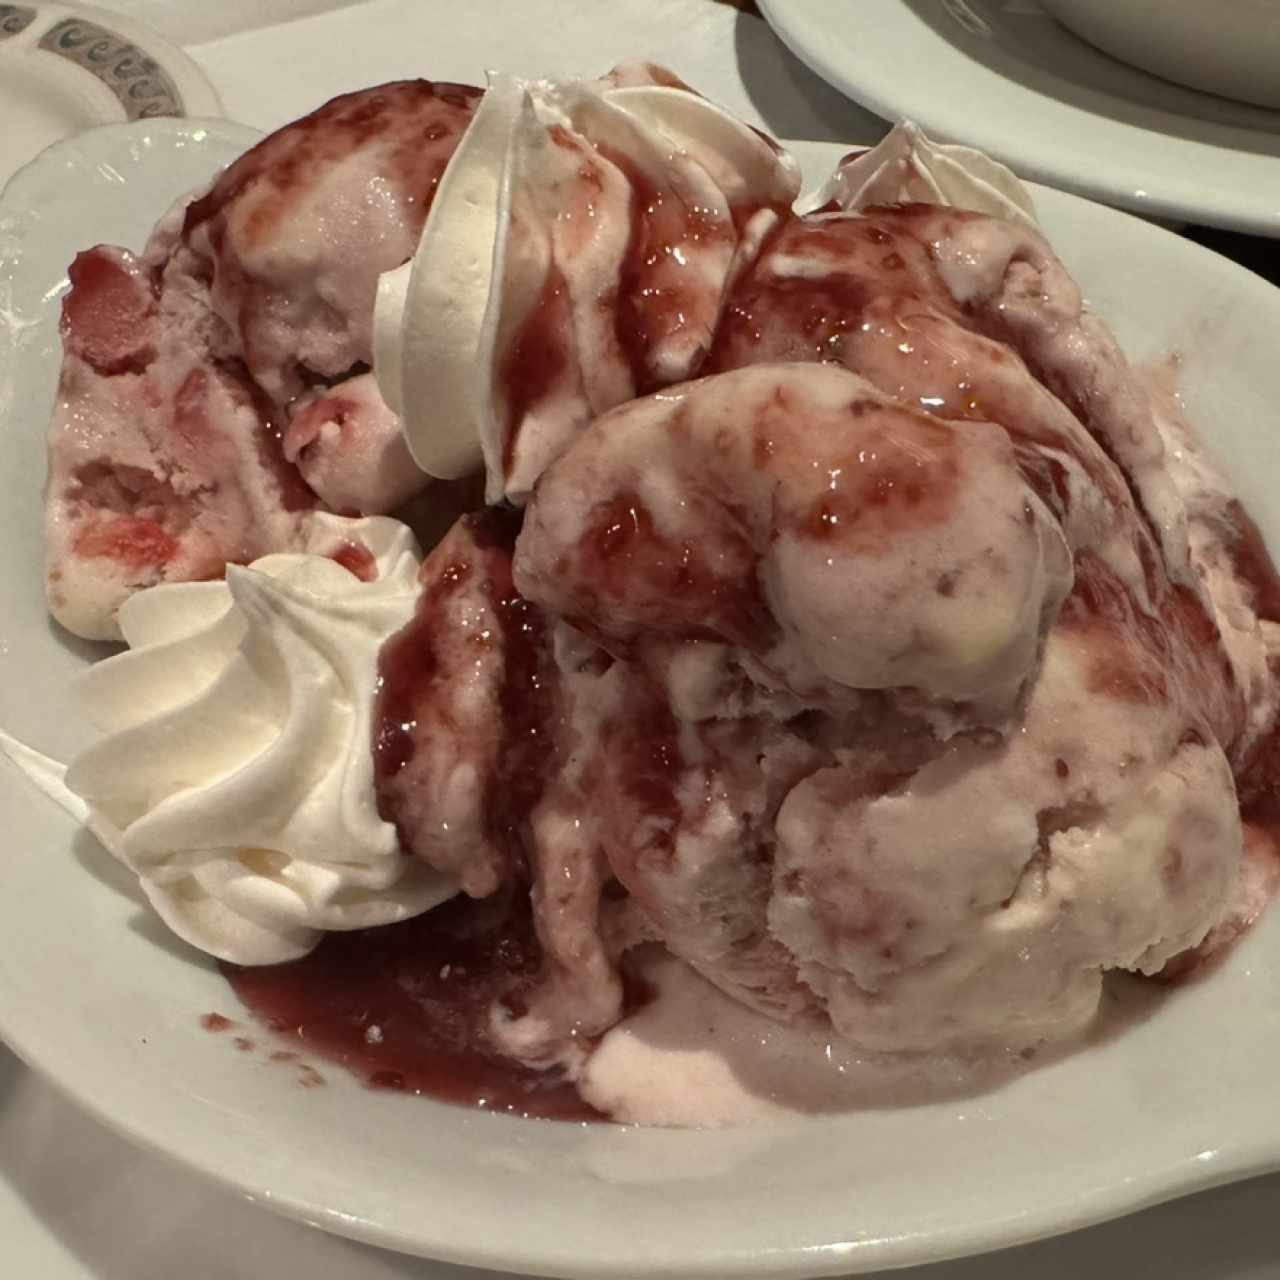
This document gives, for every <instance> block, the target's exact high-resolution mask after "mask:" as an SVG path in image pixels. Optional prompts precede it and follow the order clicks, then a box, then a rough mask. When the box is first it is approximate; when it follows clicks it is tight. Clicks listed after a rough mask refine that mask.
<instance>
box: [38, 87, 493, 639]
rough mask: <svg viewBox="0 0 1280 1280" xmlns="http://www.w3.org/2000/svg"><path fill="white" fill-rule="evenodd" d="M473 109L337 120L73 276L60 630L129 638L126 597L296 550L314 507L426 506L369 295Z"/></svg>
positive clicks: (412, 104) (60, 492)
mask: <svg viewBox="0 0 1280 1280" xmlns="http://www.w3.org/2000/svg"><path fill="white" fill-rule="evenodd" d="M478 96H479V91H478V90H472V89H465V88H462V87H460V86H454V85H432V84H428V83H426V82H425V81H419V82H411V83H404V84H396V85H387V86H383V87H382V88H379V89H375V90H369V91H366V92H364V93H359V94H352V95H348V96H347V97H344V98H339V99H335V100H334V101H333V102H332V103H329V104H328V105H327V106H325V107H322V108H321V109H320V110H319V111H317V112H315V113H313V114H312V115H310V116H307V117H306V118H304V119H303V120H300V121H298V122H296V123H294V124H292V125H289V126H288V127H286V128H285V129H282V130H280V131H279V132H277V133H275V134H272V135H271V136H270V137H268V138H267V139H265V140H264V141H263V142H261V143H259V144H258V146H256V147H254V148H253V149H252V150H250V151H249V152H248V153H247V154H246V155H244V156H243V157H241V159H240V160H238V161H237V162H236V163H235V164H233V165H232V166H231V167H230V168H229V169H227V170H226V172H225V173H223V174H222V175H221V177H219V178H218V179H217V180H216V181H215V182H214V183H213V185H212V187H211V188H210V189H209V190H208V191H207V192H204V193H203V194H200V195H198V197H197V198H195V199H192V200H190V201H184V202H182V203H180V204H179V205H178V206H177V207H176V208H175V209H173V210H172V211H171V212H170V213H169V214H168V215H167V216H166V217H165V218H163V219H162V220H161V222H160V223H159V225H158V226H157V227H156V229H155V231H154V232H153V234H152V236H151V238H150V239H149V241H148V244H147V246H146V249H145V251H144V253H143V254H142V255H141V256H140V257H136V256H134V255H132V254H130V253H128V252H126V251H125V250H123V249H114V248H110V247H100V248H98V249H94V250H91V251H89V252H87V253H84V254H81V255H80V256H79V257H78V258H77V259H76V262H75V263H74V264H73V266H72V268H71V272H70V274H71V290H70V292H69V293H68V295H67V297H66V300H65V302H64V306H63V343H64V351H65V358H64V362H63V369H62V376H61V381H60V385H59V394H58V399H57V402H56V405H55V411H54V416H53V420H52V422H51V424H50V435H49V484H48V494H47V531H48V532H47V544H48V569H47V581H48V598H49V604H50V608H51V610H52V612H53V614H54V616H55V617H57V618H58V620H59V621H60V622H62V623H63V624H64V625H65V626H67V627H68V628H70V629H71V630H72V631H75V632H77V633H78V634H80V635H83V636H87V637H90V638H115V637H117V636H118V635H119V629H118V627H117V625H116V622H115V617H114V614H115V611H116V609H117V608H118V607H119V606H120V604H121V603H122V602H123V601H124V600H125V599H127V597H128V596H129V594H130V593H131V592H133V591H136V590H138V589H140V588H143V587H147V586H152V585H155V584H157V583H160V582H181V581H190V580H197V579H201V578H208V577H214V576H217V575H218V574H220V573H221V572H222V568H223V566H224V565H225V564H228V563H241V564H243V563H247V562H249V561H251V560H253V559H255V558H257V557H259V556H261V555H264V554H266V553H268V552H271V551H281V550H285V549H287V548H289V547H290V546H291V545H292V539H293V538H294V537H295V536H296V534H297V531H298V527H299V524H298V521H299V514H300V513H301V512H303V511H305V510H308V509H310V508H313V507H315V506H318V505H319V506H328V507H329V508H331V509H333V510H336V511H339V512H343V513H357V512H359V513H365V514H371V513H380V512H386V511H389V510H392V509H394V508H396V507H398V506H399V505H400V503H402V502H403V501H404V500H405V499H406V498H407V497H410V496H412V495H414V494H416V493H418V492H419V491H421V490H422V488H423V487H424V486H425V485H426V484H427V482H428V478H427V477H426V476H425V475H423V473H422V472H421V471H419V470H418V468H417V467H416V466H414V464H413V462H412V459H411V458H410V456H409V454H408V451H407V449H406V448H405V444H404V441H403V438H402V435H401V431H400V425H399V421H398V420H397V418H396V417H395V415H394V414H393V413H391V411H390V410H388V408H387V407H386V405H385V404H384V403H383V402H382V399H381V397H380V396H379V395H378V392H377V389H376V386H375V385H374V383H373V380H372V378H371V377H369V376H368V370H369V367H370V363H371V361H372V359H373V339H372V315H373V303H374V294H375V291H376V287H377V280H378V275H379V273H380V272H382V271H384V270H387V269H389V268H391V267H395V266H398V265H399V264H400V263H402V262H404V261H406V260H407V259H408V258H409V257H410V255H411V254H412V252H413V249H414V246H415V245H416V244H417V241H418V236H419V233H420V232H421V229H422V224H423V221H424V219H425V217H426V214H427V210H428V208H429V207H430V204H431V200H432V197H433V194H434V191H435V188H436V184H437V183H438V181H439V178H440V175H441V174H442V173H443V171H444V168H445V165H446V163H447V161H448V159H449V156H450V154H451V153H452V149H453V147H454V145H455V144H456V142H457V139H458V137H459V136H460V135H461V133H462V131H463V129H464V127H465V125H466V123H467V121H468V120H469V119H470V115H471V111H472V108H473V107H474V105H475V101H476V99H477V97H478Z"/></svg>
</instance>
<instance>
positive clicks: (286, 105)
mask: <svg viewBox="0 0 1280 1280" xmlns="http://www.w3.org/2000/svg"><path fill="white" fill-rule="evenodd" d="M853 2H854V0H850V3H853ZM115 7H116V8H118V9H120V10H122V11H124V12H127V13H129V14H130V15H131V16H133V17H135V18H139V19H142V20H144V21H148V22H150V23H152V25H154V26H156V27H157V28H159V29H160V30H161V31H162V32H163V33H164V34H165V35H166V36H167V37H168V38H169V39H170V40H171V41H173V42H174V43H176V44H180V45H182V46H183V47H184V48H185V49H186V50H187V52H188V53H189V54H190V55H191V56H192V57H193V58H194V59H195V61H196V62H197V63H199V64H200V66H201V67H202V68H203V69H204V71H205V73H206V74H207V75H208V77H209V78H210V80H211V81H212V82H213V84H214V86H215V87H216V88H217V90H218V92H219V93H220V94H221V96H222V100H223V103H224V105H225V107H226V111H227V114H228V115H229V116H231V117H232V118H233V119H237V120H240V121H243V122H245V123H247V124H252V125H256V126H258V127H259V128H263V129H269V128H273V127H275V126H277V125H279V124H282V123H284V122H285V121H286V120H289V119H291V118H293V117H294V116H297V115H299V114H301V113H303V112H305V111H308V110H310V109H311V108H312V107H314V106H316V105H318V104H319V103H320V102H321V101H323V100H324V99H326V98H329V97H332V96H333V95H334V94H335V93H340V92H343V91H345V90H349V89H355V88H359V87H361V86H363V85H367V84H371V83H376V82H378V81H381V80H388V79H394V78H397V77H401V76H426V77H428V78H432V79H442V80H461V81H468V82H472V83H475V82H477V81H479V80H480V79H481V78H482V76H483V73H484V71H485V69H486V68H490V67H492V68H499V69H503V70H508V71H516V72H519V73H521V74H554V73H563V72H577V73H582V72H587V71H596V70H601V71H602V70H605V69H606V68H607V67H609V66H610V65H612V64H613V63H615V62H619V61H623V60H625V59H629V58H648V59H652V60H655V61H658V62H664V63H667V64H668V65H670V66H671V67H673V68H674V69H675V70H676V71H677V72H678V73H679V74H681V75H682V76H684V77H685V78H686V79H687V80H689V81H690V82H691V83H692V84H694V85H696V86H697V87H698V88H700V89H702V90H703V91H704V92H706V93H707V94H708V95H710V96H711V97H713V98H716V99H717V100H719V101H721V102H723V103H725V105H727V106H728V107H730V108H731V109H733V110H734V111H736V112H738V113H740V114H741V115H743V116H744V117H746V118H748V119H750V120H752V121H754V122H755V123H757V124H759V125H761V126H763V127H765V128H767V129H769V130H770V131H771V132H773V133H774V134H776V135H778V136H780V137H784V138H811V139H830V140H837V141H844V142H849V143H868V142H873V141H875V140H876V139H877V138H878V137H880V136H881V134H882V133H883V132H884V129H885V125H884V124H883V122H881V121H879V120H877V119H876V118H875V117H874V116H871V115H869V114H868V113H867V112H865V111H863V110H861V109H860V108H858V107H857V106H854V105H853V104H851V103H849V102H848V101H847V100H846V99H844V98H843V97H841V96H840V95H839V94H837V93H836V92H835V91H834V90H832V89H829V88H828V87H827V86H826V85H825V84H823V83H822V82H821V81H819V80H818V79H817V78H816V77H814V76H813V75H812V74H810V73H809V72H808V71H807V70H805V69H804V68H803V67H802V66H800V64H799V63H797V62H796V60H795V59H794V58H792V57H791V56H790V55H789V54H788V53H787V52H786V51H785V50H784V49H783V48H782V46H781V45H780V44H779V43H778V42H777V41H776V40H775V39H774V38H773V36H772V35H771V34H770V32H769V30H768V29H767V27H766V26H765V24H764V23H763V22H761V21H760V20H759V19H758V18H756V17H753V16H751V15H749V14H746V13H743V12H740V11H739V9H738V8H736V7H735V6H734V5H732V4H729V3H724V2H723V0H463V2H461V3H459V2H458V0H364V2H363V3H360V2H356V3H343V2H342V0H218V2H217V3H196V0H117V3H116V5H115ZM1277 1207H1280V1176H1277V1177H1272V1178H1266V1179H1258V1180H1255V1181H1253V1182H1250V1183H1245V1184H1241V1185H1238V1186H1235V1187H1229V1188H1225V1189H1222V1190H1220V1191H1215V1192H1210V1193H1208V1194H1205V1195H1201V1196H1198V1197H1195V1198H1194V1199H1192V1200H1189V1201H1181V1202H1176V1203H1174V1204H1171V1205H1166V1206H1163V1207H1160V1208H1157V1209H1153V1210H1149V1211H1147V1212H1146V1213H1143V1214H1139V1215H1136V1216H1133V1217H1130V1218H1127V1219H1124V1220H1122V1221H1120V1222H1116V1223H1112V1224H1109V1225H1107V1226H1103V1227H1098V1228H1095V1229H1093V1230H1091V1231H1087V1232H1082V1233H1079V1234H1077V1235H1075V1236H1071V1237H1065V1238H1061V1239H1058V1240H1054V1241H1047V1242H1045V1243H1043V1244H1040V1245H1033V1246H1028V1247H1026V1248H1022V1249H1018V1250H1013V1251H1011V1252H1009V1253H1005V1254H1000V1255H995V1256H989V1257H985V1258H978V1259H970V1260H967V1261H962V1262H956V1263H948V1264H939V1265H937V1266H932V1267H925V1268H920V1269H917V1270H912V1271H903V1272H895V1273H893V1274H894V1275H895V1276H896V1277H898V1278H899V1280H1079V1278H1080V1277H1083V1276H1094V1277H1097V1280H1114V1278H1119V1277H1124V1278H1125V1280H1128V1278H1129V1277H1138V1276H1141V1277H1144V1278H1145V1277H1151V1278H1152V1280H1276V1278H1277V1277H1280V1229H1278V1228H1277V1227H1276V1225H1275V1219H1276V1216H1277V1214H1276V1209H1277ZM277 1274H286V1275H288V1274H294V1275H298V1276H305V1277H306V1280H481V1278H482V1277H483V1276H485V1275H487V1274H488V1273H482V1272H477V1271H471V1270H468V1269H465V1268H459V1267H452V1266H446V1265H443V1264H439V1263H431V1262H420V1261H415V1260H411V1259H407V1258H401V1257H398V1256H395V1255H392V1254H388V1253H383V1252H380V1251H378V1250H374V1249H368V1248H365V1247H362V1246H358V1245H354V1244H350V1243H347V1242H346V1241H342V1240H339V1239H336V1238H334V1237H330V1236H325V1235H322V1234H320V1233H319V1232H316V1231H314V1230H310V1229H308V1228H305V1227H301V1226H298V1225H296V1224H293V1223H290V1222H286V1221H284V1220H283V1219H279V1218H276V1217H274V1216H272V1215H270V1214H268V1213H266V1212H265V1211H263V1210H261V1209H258V1208H255V1207H253V1206H251V1205H249V1204H247V1203H245V1202H244V1201H242V1200H240V1199H239V1198H237V1197H236V1196H234V1195H232V1194H230V1193H227V1192H224V1191H220V1190H217V1189H214V1188H212V1187H210V1186H208V1185H206V1184H205V1183H204V1182H203V1181H202V1180H200V1179H199V1178H197V1177H195V1176H193V1175H191V1174H188V1173H186V1172H184V1171H181V1170H175V1169H172V1168H171V1167H170V1166H169V1165H168V1164H167V1163H165V1162H164V1161H162V1160H160V1159H159V1158H157V1157H155V1156H153V1155H151V1154H148V1153H146V1152H142V1151H139V1150H136V1149H135V1148H133V1147H132V1146H130V1145H129V1144H128V1143H126V1142H124V1141H123V1140H122V1139H119V1138H117V1137H115V1136H114V1135H113V1134H111V1133H109V1132H108V1131H107V1130H105V1129H104V1128H102V1127H101V1126H100V1125H98V1124H97V1123H96V1122H95V1121H93V1120H90V1119H88V1118H87V1117H85V1116H83V1115H82V1114H81V1113H80V1112H79V1111H78V1110H76V1109H75V1108H74V1107H73V1106H71V1105H70V1104H69V1103H67V1102H65V1101H64V1100H63V1099H62V1098H61V1097H59V1096H58V1095H57V1094H56V1093H55V1092H54V1091H53V1089H52V1088H51V1087H50V1086H49V1085H47V1084H45V1083H44V1082H43V1080H41V1079H40V1078H39V1077H38V1076H36V1075H34V1074H33V1073H32V1072H30V1071H28V1070H27V1069H26V1068H24V1067H23V1066H21V1064H19V1063H18V1062H17V1060H16V1059H15V1058H13V1056H12V1055H11V1054H9V1053H8V1052H7V1051H5V1050H4V1049H3V1048H0V1276H3V1277H6V1278H7V1277H13V1278H14V1280H90V1278H92V1280H178V1278H179V1277H181V1278H183V1280H261V1278H262V1277H267V1276H275V1275H277Z"/></svg>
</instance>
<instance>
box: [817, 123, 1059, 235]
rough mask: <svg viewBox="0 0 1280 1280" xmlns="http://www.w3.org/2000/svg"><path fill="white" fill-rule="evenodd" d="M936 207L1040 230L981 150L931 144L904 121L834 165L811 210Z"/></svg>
mask: <svg viewBox="0 0 1280 1280" xmlns="http://www.w3.org/2000/svg"><path fill="white" fill-rule="evenodd" d="M914 203H919V204H940V205H950V206H952V207H954V208H957V209H969V210H971V211H972V212H974V213H985V214H987V215H988V216H989V217H992V218H1004V219H1005V220H1006V221H1008V222H1016V223H1019V224H1021V225H1022V226H1024V227H1038V226H1039V223H1038V222H1037V220H1036V208H1035V204H1034V203H1033V201H1032V199H1031V193H1030V192H1029V191H1028V190H1027V188H1026V187H1025V186H1023V184H1022V183H1021V182H1020V181H1019V180H1018V177H1017V175H1016V174H1014V172H1013V171H1012V170H1011V169H1007V168H1006V167H1005V166H1004V165H1002V164H1001V163H1000V162H999V161H998V160H993V159H992V158H991V157H990V156H989V155H987V154H986V152H984V151H975V150H974V148H973V147H962V146H959V145H957V144H955V143H941V142H933V141H931V140H930V139H929V138H926V137H925V135H924V134H923V133H922V132H921V131H920V129H919V128H917V126H916V125H914V124H912V123H911V122H910V121H908V120H904V121H903V122H902V123H900V124H896V125H894V127H893V128H892V129H891V130H890V131H889V132H888V133H887V134H886V135H885V137H884V138H883V139H881V141H880V142H879V143H878V144H877V145H876V146H874V147H872V148H871V150H870V151H862V152H856V153H854V154H852V155H850V156H849V157H848V158H847V159H845V160H842V161H841V162H840V164H838V165H837V166H836V170H835V172H834V173H833V174H832V175H831V177H830V178H829V179H828V180H827V182H826V185H825V186H823V187H822V188H821V190H819V192H818V193H817V195H815V197H814V200H813V204H814V209H815V211H818V210H826V209H839V210H840V211H841V212H859V211H861V210H863V209H868V208H870V207H871V206H872V205H878V204H914Z"/></svg>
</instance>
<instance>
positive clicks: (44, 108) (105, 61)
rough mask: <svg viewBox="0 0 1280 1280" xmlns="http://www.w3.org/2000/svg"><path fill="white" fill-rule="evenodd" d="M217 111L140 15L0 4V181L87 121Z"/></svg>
mask: <svg viewBox="0 0 1280 1280" xmlns="http://www.w3.org/2000/svg"><path fill="white" fill-rule="evenodd" d="M221 114H222V104H221V103H220V102H219V101H218V95H217V93H216V92H215V91H214V88H213V86H212V85H211V84H210V83H209V81H208V80H207V79H206V78H205V75H204V72H202V71H201V70H200V68H199V67H197V66H196V64H195V63H194V62H192V61H191V59H190V58H188V57H187V55H186V54H185V53H183V52H182V50H181V49H177V48H175V47H174V46H173V45H171V44H170V43H169V42H168V41H167V40H165V39H164V37H163V36H161V35H160V34H159V33H158V32H156V31H153V30H152V29H151V28H150V27H147V26H144V25H143V24H142V23H140V22H133V21H131V20H130V19H128V18H126V17H124V16H123V15H122V14H118V13H111V12H109V11H108V10H106V9H96V8H92V7H89V6H85V5H76V6H71V5H61V4H0V119H2V120H3V121H4V128H3V130H0V187H3V186H4V183H5V180H6V179H7V178H8V177H9V175H10V174H12V173H13V172H14V171H15V170H17V169H18V168H20V167H21V166H22V165H24V164H26V163H27V161H28V160H30V159H31V158H32V157H33V156H35V155H37V154H38V153H39V152H41V151H43V150H44V148H45V147H47V146H49V144H50V143H53V142H56V141H57V140H58V139H59V138H66V137H70V136H71V135H72V134H74V133H79V132H80V131H81V130H82V129H89V128H92V127H93V126H94V125H100V124H110V123H113V122H115V121H122V120H143V119H152V118H154V117H156V116H218V115H221Z"/></svg>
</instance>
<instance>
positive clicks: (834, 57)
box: [760, 0, 1280, 236]
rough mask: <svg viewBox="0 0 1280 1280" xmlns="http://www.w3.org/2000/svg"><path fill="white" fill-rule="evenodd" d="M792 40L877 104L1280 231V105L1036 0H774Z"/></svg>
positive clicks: (1066, 176) (1094, 186) (1045, 171)
mask: <svg viewBox="0 0 1280 1280" xmlns="http://www.w3.org/2000/svg"><path fill="white" fill-rule="evenodd" d="M760 9H761V12H762V13H763V14H764V15H765V17H766V18H767V19H768V20H769V22H770V24H771V25H772V26H773V28H774V30H775V31H776V32H777V33H778V35H779V36H780V37H781V38H782V39H783V40H784V41H785V42H786V44H787V45H788V47H789V48H790V49H791V50H792V52H794V53H795V54H796V55H797V56H799V57H800V58H801V59H802V60H803V61H804V62H806V63H807V64H808V65H809V66H810V67H811V68H812V69H813V70H814V71H816V72H817V73H818V74H819V75H821V76H822V77H823V78H824V79H826V80H827V81H829V82H830V83H831V84H833V85H835V86H836V87H837V88H839V89H841V90H843V91H844V92H845V93H847V94H848V95H849V96H850V97H851V98H853V99H855V100H856V101H857V102H859V103H861V104H862V105H863V106H865V107H868V108H869V109H870V110H872V111H874V112H876V114H878V115H881V116H883V117H885V118H886V119H889V120H893V119H896V118H898V117H899V116H907V117H910V118H911V119H913V120H915V121H916V123H917V124H919V125H921V126H922V127H923V128H924V129H925V130H926V132H928V133H931V134H933V135H935V136H936V137H938V138H939V139H950V140H954V141H957V142H965V143H968V144H969V145H970V146H975V147H979V148H981V149H982V150H984V151H989V152H991V153H992V154H993V155H995V156H998V157H999V158H1000V159H1002V160H1004V161H1005V162H1006V163H1008V164H1010V165H1012V166H1013V168H1014V169H1016V170H1017V171H1018V173H1019V174H1020V175H1022V176H1023V177H1027V178H1035V179H1037V180H1039V181H1041V182H1048V183H1052V184H1053V185H1054V186H1057V187H1062V188H1065V189H1066V190H1069V191H1076V192H1079V193H1080V194H1082V195H1087V196H1091V197H1093V198H1094V199H1097V200H1104V201H1106V202H1108V203H1109V204H1114V205H1119V206H1121V207H1123V208H1127V209H1133V210H1136V211H1137V212H1139V213H1144V214H1149V215H1155V216H1159V217H1164V218H1171V219H1177V220H1180V221H1187V222H1203V223H1208V224H1209V225H1211V226H1220V227H1230V228H1233V229H1235V230H1238V231H1249V232H1253V233H1254V234H1256V235H1267V236H1280V111H1269V110H1267V109H1265V108H1263V107H1252V106H1248V105H1246V104H1244V103H1237V102H1228V101H1227V100H1226V99H1224V98H1216V97H1214V96H1212V95H1211V94H1205V93H1198V92H1196V91H1195V90H1193V89H1185V88H1182V87H1181V86H1179V85H1175V84H1171V83H1169V82H1167V81H1164V80H1160V79H1158V78H1157V77H1155V76H1152V75H1148V74H1147V73H1146V72H1143V71H1139V70H1138V69H1137V68H1136V67H1131V66H1128V65H1126V64H1125V63H1122V62H1117V61H1116V60H1115V59H1113V58H1109V57H1107V55H1106V54H1103V53H1100V52H1098V50H1096V49H1094V48H1092V47H1091V46H1090V45H1088V44H1086V43H1085V42H1084V41H1083V40H1081V39H1079V38H1078V37H1077V36H1074V35H1072V34H1071V33H1070V32H1069V31H1067V30H1066V28H1064V27H1061V26H1059V25H1058V24H1057V23H1056V22H1054V21H1053V20H1052V19H1051V18H1050V17H1049V16H1048V14H1047V13H1046V12H1045V11H1044V10H1043V9H1042V8H1041V7H1040V5H1038V4H1036V3H1035V2H1034V0H1017V2H1016V3H1010V2H1009V0H864V2H863V3H861V4H857V5H850V4H846V3H843V0H760Z"/></svg>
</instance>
